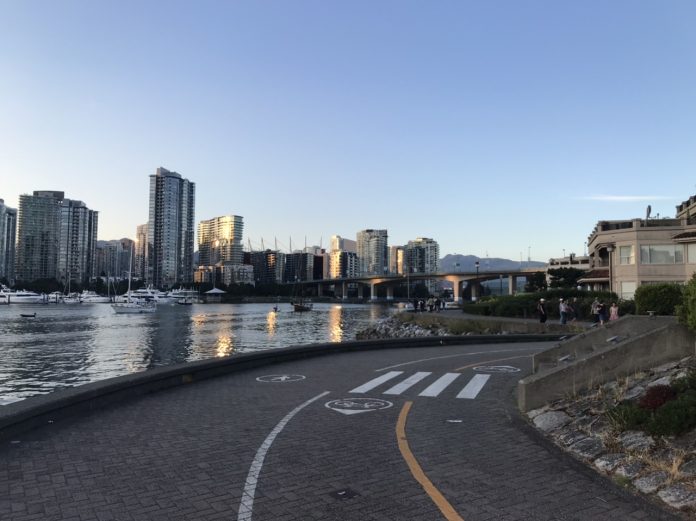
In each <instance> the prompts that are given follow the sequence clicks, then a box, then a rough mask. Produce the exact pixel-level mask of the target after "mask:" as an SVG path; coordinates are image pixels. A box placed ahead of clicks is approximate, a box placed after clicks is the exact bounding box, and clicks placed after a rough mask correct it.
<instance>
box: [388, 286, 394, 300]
mask: <svg viewBox="0 0 696 521" xmlns="http://www.w3.org/2000/svg"><path fill="white" fill-rule="evenodd" d="M387 300H394V286H387Z"/></svg>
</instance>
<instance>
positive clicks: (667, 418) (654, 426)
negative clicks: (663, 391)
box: [647, 390, 696, 436]
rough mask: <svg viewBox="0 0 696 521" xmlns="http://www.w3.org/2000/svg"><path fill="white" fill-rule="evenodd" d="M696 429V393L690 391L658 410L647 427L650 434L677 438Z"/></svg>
mask: <svg viewBox="0 0 696 521" xmlns="http://www.w3.org/2000/svg"><path fill="white" fill-rule="evenodd" d="M694 427H696V391H694V390H689V391H686V392H685V393H683V394H680V395H679V396H678V397H677V398H676V399H675V400H672V401H670V402H667V403H665V404H664V405H663V406H662V407H660V408H659V409H656V410H655V412H654V414H653V417H652V418H651V420H650V422H649V424H648V425H647V431H648V432H649V433H650V434H656V435H663V436H677V435H679V434H684V433H685V432H688V431H690V430H691V429H693V428H694Z"/></svg>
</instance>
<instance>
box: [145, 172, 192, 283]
mask: <svg viewBox="0 0 696 521" xmlns="http://www.w3.org/2000/svg"><path fill="white" fill-rule="evenodd" d="M195 188H196V185H195V183H192V182H191V181H189V180H188V179H184V178H183V177H181V175H179V174H178V173H176V172H170V171H169V170H167V169H166V168H162V167H160V168H158V169H157V171H156V172H155V174H154V175H151V176H150V215H149V220H148V223H147V234H148V240H147V242H148V244H147V276H146V280H147V282H148V283H149V284H152V285H153V286H155V287H157V288H171V287H174V286H176V285H178V284H188V283H191V282H193V237H194V227H193V225H194V209H195V197H196V194H195V192H196V190H195Z"/></svg>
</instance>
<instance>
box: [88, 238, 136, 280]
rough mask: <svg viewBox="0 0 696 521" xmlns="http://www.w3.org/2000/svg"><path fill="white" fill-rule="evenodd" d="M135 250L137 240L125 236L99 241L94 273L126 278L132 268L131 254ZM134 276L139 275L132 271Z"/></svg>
mask: <svg viewBox="0 0 696 521" xmlns="http://www.w3.org/2000/svg"><path fill="white" fill-rule="evenodd" d="M134 251H135V241H132V240H131V239H127V238H123V239H118V240H114V241H97V254H96V259H97V260H96V263H95V269H94V273H95V276H97V277H102V276H103V277H109V279H126V278H128V270H129V269H131V254H133V253H134ZM131 276H132V277H133V278H136V279H137V278H138V275H137V274H136V273H135V272H133V271H131Z"/></svg>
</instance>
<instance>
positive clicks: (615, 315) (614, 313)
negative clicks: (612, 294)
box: [609, 302, 619, 320]
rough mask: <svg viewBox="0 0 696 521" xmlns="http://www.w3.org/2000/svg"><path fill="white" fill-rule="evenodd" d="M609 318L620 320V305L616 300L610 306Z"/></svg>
mask: <svg viewBox="0 0 696 521" xmlns="http://www.w3.org/2000/svg"><path fill="white" fill-rule="evenodd" d="M609 320H619V306H617V305H616V302H612V303H611V307H610V308H609Z"/></svg>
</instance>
